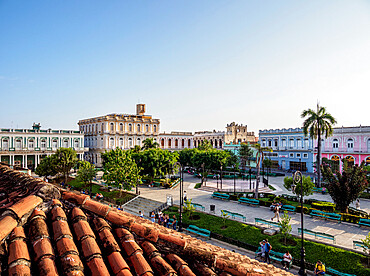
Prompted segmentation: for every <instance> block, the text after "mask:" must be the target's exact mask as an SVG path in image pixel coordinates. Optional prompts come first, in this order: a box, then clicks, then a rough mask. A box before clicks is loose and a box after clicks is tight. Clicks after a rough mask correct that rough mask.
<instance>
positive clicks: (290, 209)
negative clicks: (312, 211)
mask: <svg viewBox="0 0 370 276" xmlns="http://www.w3.org/2000/svg"><path fill="white" fill-rule="evenodd" d="M295 209H296V207H295V206H292V205H283V207H281V209H280V210H282V211H289V212H295Z"/></svg>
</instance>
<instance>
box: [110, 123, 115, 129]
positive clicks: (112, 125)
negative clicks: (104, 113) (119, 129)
mask: <svg viewBox="0 0 370 276" xmlns="http://www.w3.org/2000/svg"><path fill="white" fill-rule="evenodd" d="M110 131H114V124H113V123H110Z"/></svg>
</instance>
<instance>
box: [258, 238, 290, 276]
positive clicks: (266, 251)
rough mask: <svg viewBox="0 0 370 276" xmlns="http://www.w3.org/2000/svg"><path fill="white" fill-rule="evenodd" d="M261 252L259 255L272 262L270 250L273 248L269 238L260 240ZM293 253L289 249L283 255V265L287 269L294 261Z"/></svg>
mask: <svg viewBox="0 0 370 276" xmlns="http://www.w3.org/2000/svg"><path fill="white" fill-rule="evenodd" d="M260 248H261V250H260V252H258V253H257V257H261V258H262V259H264V261H265V262H267V263H271V259H270V252H271V249H272V246H271V244H270V243H269V241H268V239H265V240H263V241H261V242H260ZM292 259H293V258H292V255H290V253H289V251H286V253H285V254H284V255H283V260H282V261H281V264H282V265H283V268H284V269H285V270H288V268H289V264H290V262H291V261H292Z"/></svg>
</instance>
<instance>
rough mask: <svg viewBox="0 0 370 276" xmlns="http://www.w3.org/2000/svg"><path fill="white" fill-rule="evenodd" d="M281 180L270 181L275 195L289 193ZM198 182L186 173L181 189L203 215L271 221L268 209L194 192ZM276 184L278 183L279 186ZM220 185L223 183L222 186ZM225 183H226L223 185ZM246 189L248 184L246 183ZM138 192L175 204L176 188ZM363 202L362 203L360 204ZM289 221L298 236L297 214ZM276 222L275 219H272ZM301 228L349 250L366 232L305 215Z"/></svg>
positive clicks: (322, 196) (362, 229)
mask: <svg viewBox="0 0 370 276" xmlns="http://www.w3.org/2000/svg"><path fill="white" fill-rule="evenodd" d="M282 180H283V178H282V177H277V178H270V183H271V184H272V185H273V186H276V188H277V190H276V191H275V193H276V194H283V193H288V194H289V193H290V192H288V191H286V190H285V189H284V187H282V184H281V183H282ZM197 182H199V179H197V178H194V177H193V176H189V175H187V174H185V175H184V190H185V191H187V195H188V198H191V199H192V200H193V202H194V203H198V204H201V205H203V206H204V207H205V208H206V210H205V211H206V212H210V205H215V206H216V212H215V214H216V215H220V210H222V209H224V210H228V211H231V212H237V213H240V214H242V215H244V216H245V217H246V221H247V223H249V224H254V223H255V222H254V218H262V219H265V220H271V218H272V217H273V212H271V211H270V209H269V208H266V207H252V206H248V205H244V204H239V203H237V202H233V201H223V200H218V199H213V198H212V197H211V194H212V193H211V192H206V191H201V190H198V189H194V185H195V183H197ZM211 182H212V181H210V180H208V182H207V186H210V185H212V184H211ZM279 182H280V183H279ZM223 184H224V183H223ZM225 184H226V183H225ZM248 187H249V184H248ZM140 193H141V195H142V196H144V197H148V198H151V199H153V200H158V201H161V202H165V201H166V195H167V194H170V195H172V196H173V198H174V203H175V204H179V196H180V195H179V187H176V188H175V189H173V190H164V189H161V188H147V187H142V188H140ZM310 197H313V198H317V199H319V200H326V201H329V199H330V196H328V195H322V194H317V195H316V194H314V195H312V196H309V197H308V198H310ZM361 203H362V205H367V206H366V209H367V207H368V206H370V203H369V202H366V203H365V201H363V202H361ZM364 203H365V204H364ZM362 209H363V208H362ZM289 215H290V216H291V218H292V220H291V225H292V234H293V235H298V228H300V227H301V219H300V213H298V214H294V213H290V214H289ZM275 221H276V220H275ZM304 228H306V229H309V230H313V231H318V232H324V233H327V234H331V235H334V236H335V238H336V243H335V245H337V246H340V247H343V248H346V249H351V250H352V248H353V241H354V240H355V241H359V240H361V239H364V238H365V236H366V235H367V234H368V233H369V229H368V228H363V227H361V228H359V227H358V226H356V225H355V224H350V223H346V222H342V223H338V222H332V221H325V220H323V219H319V218H310V216H308V215H304ZM305 238H307V239H310V240H314V239H312V237H310V236H307V235H306V236H305ZM316 241H318V242H323V243H327V244H329V245H332V244H333V243H332V241H328V240H326V239H317V240H316ZM358 252H362V251H361V250H358Z"/></svg>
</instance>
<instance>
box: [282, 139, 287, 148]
mask: <svg viewBox="0 0 370 276" xmlns="http://www.w3.org/2000/svg"><path fill="white" fill-rule="evenodd" d="M281 146H282V147H283V148H286V139H281Z"/></svg>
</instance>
